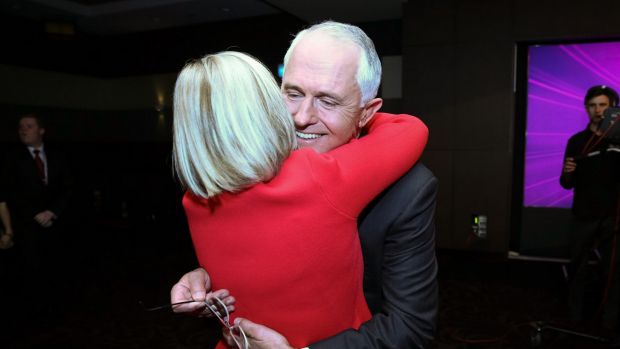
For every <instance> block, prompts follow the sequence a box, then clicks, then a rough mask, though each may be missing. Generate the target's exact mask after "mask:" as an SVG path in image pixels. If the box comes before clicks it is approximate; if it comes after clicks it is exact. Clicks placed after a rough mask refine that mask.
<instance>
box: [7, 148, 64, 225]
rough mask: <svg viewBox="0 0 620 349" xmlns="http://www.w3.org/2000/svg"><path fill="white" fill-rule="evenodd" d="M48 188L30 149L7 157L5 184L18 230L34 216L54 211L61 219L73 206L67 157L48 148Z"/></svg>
mask: <svg viewBox="0 0 620 349" xmlns="http://www.w3.org/2000/svg"><path fill="white" fill-rule="evenodd" d="M45 156H46V159H47V185H45V184H44V183H43V182H42V181H41V180H40V179H39V176H38V174H37V169H36V165H35V162H34V159H33V158H32V156H31V155H30V152H29V151H28V148H27V147H26V146H23V145H20V146H19V147H16V148H15V149H13V151H11V152H9V153H8V154H7V160H6V162H5V164H4V165H5V168H4V181H5V183H6V184H5V185H6V187H5V188H6V189H5V190H6V194H7V199H8V200H7V201H8V204H9V208H10V210H11V215H12V216H13V217H14V221H15V222H14V223H15V224H16V228H17V227H23V226H25V225H28V224H29V223H31V222H32V220H33V219H34V216H35V215H36V214H37V213H39V212H42V211H45V210H50V211H52V212H54V213H55V214H56V216H58V217H61V216H62V214H63V213H64V212H65V209H66V208H67V206H68V204H69V199H70V195H71V176H70V171H69V169H68V167H67V162H66V159H65V157H64V156H63V154H62V153H61V152H59V151H57V150H55V149H54V148H53V147H50V146H48V145H47V144H46V145H45Z"/></svg>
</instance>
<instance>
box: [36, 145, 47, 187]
mask: <svg viewBox="0 0 620 349" xmlns="http://www.w3.org/2000/svg"><path fill="white" fill-rule="evenodd" d="M40 152H41V151H40V150H38V149H35V150H34V164H35V165H36V166H37V173H38V174H39V178H41V180H42V181H43V182H45V164H44V163H43V159H41V157H40V156H39V153H40Z"/></svg>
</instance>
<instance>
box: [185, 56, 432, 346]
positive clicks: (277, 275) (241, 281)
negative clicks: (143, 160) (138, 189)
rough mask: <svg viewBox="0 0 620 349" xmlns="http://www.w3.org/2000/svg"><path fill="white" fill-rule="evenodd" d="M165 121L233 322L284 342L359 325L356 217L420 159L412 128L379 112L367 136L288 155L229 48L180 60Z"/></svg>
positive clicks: (268, 99) (255, 79) (257, 68)
mask: <svg viewBox="0 0 620 349" xmlns="http://www.w3.org/2000/svg"><path fill="white" fill-rule="evenodd" d="M174 114H175V115H174V160H175V168H176V172H177V174H178V177H179V179H180V181H181V183H182V184H183V186H184V187H185V188H186V189H187V193H186V195H185V197H184V199H183V205H184V207H185V211H186V214H187V218H188V222H189V227H190V230H191V234H192V239H193V242H194V248H195V250H196V254H197V256H198V260H199V262H200V265H201V266H202V267H203V268H205V269H206V270H207V271H208V272H209V275H210V276H211V281H212V288H213V289H222V288H225V289H228V290H230V293H231V294H232V295H234V297H235V298H236V304H235V309H236V311H235V315H236V316H239V317H244V318H249V319H251V320H253V321H256V322H258V323H261V324H265V325H266V326H268V327H270V328H273V329H276V330H277V331H278V332H280V333H282V334H283V335H285V337H286V338H287V339H288V340H289V342H290V344H291V345H292V346H294V347H303V346H305V345H308V344H309V343H312V342H315V341H317V340H319V339H321V338H325V337H328V336H331V335H333V334H336V333H338V332H340V331H342V330H345V329H348V328H357V327H359V325H360V324H361V323H362V322H364V321H366V320H368V319H369V318H370V313H369V311H368V308H367V306H366V302H365V300H364V295H363V292H362V277H363V261H362V255H361V249H360V245H359V238H358V235H357V228H356V218H357V216H358V214H359V213H360V212H361V210H362V209H363V208H364V207H365V206H366V205H367V204H368V203H369V202H370V201H371V200H372V199H373V197H374V196H375V195H377V194H378V193H380V192H381V191H382V190H383V189H385V188H386V187H387V186H388V185H389V184H390V183H392V182H393V181H394V180H396V179H397V178H399V177H400V176H401V175H402V174H403V173H405V172H406V170H408V169H409V168H410V167H411V166H412V165H413V164H414V163H415V162H416V161H417V159H418V158H419V157H420V155H421V154H422V150H423V148H424V146H425V144H426V140H427V136H428V131H427V129H426V127H425V126H424V125H423V124H422V122H420V121H419V120H418V119H417V118H414V117H410V116H405V115H400V116H392V115H385V114H382V115H380V116H379V115H378V116H376V117H375V118H372V119H370V120H367V121H368V123H367V124H366V126H365V129H366V131H367V132H368V135H367V136H365V137H363V138H361V139H356V140H353V141H351V142H350V143H348V144H346V145H343V146H341V147H339V148H337V149H335V150H333V151H330V152H327V153H324V154H319V153H316V152H315V151H314V150H312V149H310V148H305V149H299V150H295V148H296V138H295V128H294V125H293V120H292V118H291V116H290V115H289V113H288V112H287V109H286V106H285V104H284V102H283V100H282V96H281V94H280V91H279V89H278V86H277V84H276V82H275V80H274V78H273V76H272V75H271V73H270V72H269V71H268V70H267V69H266V68H265V67H264V66H263V65H262V64H261V63H260V62H258V61H257V60H255V59H254V58H252V57H250V56H248V55H246V54H243V53H238V52H221V53H218V54H214V55H208V56H206V57H204V58H202V59H200V60H197V61H194V62H191V63H189V64H188V65H186V66H185V68H184V69H183V70H182V72H181V73H180V75H179V77H178V80H177V83H176V87H175V93H174ZM231 322H232V319H231ZM218 347H220V348H224V347H226V344H225V343H224V342H223V341H221V342H220V343H219V344H218Z"/></svg>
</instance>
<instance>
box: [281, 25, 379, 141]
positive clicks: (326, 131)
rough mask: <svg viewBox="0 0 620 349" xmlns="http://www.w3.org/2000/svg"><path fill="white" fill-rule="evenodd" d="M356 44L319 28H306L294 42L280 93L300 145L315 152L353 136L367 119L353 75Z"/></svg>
mask: <svg viewBox="0 0 620 349" xmlns="http://www.w3.org/2000/svg"><path fill="white" fill-rule="evenodd" d="M359 55H360V49H359V48H358V47H356V46H355V45H353V44H351V43H343V42H339V41H337V40H335V39H333V38H331V37H329V36H326V35H325V34H322V33H309V34H308V35H307V36H306V37H304V38H302V39H301V41H300V42H299V43H298V44H297V46H296V47H295V48H294V50H293V52H292V54H291V57H290V60H289V62H288V64H287V66H286V70H285V72H284V76H283V79H282V94H283V97H284V100H285V102H286V104H287V106H288V110H289V112H290V113H291V115H292V116H293V119H294V120H295V127H296V129H297V142H298V144H299V147H311V148H313V149H314V150H316V151H317V152H319V153H324V152H327V151H330V150H332V149H334V148H337V147H339V146H341V145H343V144H345V143H347V142H349V140H351V138H354V137H357V135H358V134H359V130H360V128H361V127H362V126H363V124H364V123H365V122H366V121H367V120H366V121H361V120H362V119H363V117H362V116H363V114H364V113H365V109H364V108H363V107H362V106H361V93H360V90H359V86H358V84H357V80H356V74H357V67H358V64H359Z"/></svg>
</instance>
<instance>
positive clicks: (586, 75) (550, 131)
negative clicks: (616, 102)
mask: <svg viewBox="0 0 620 349" xmlns="http://www.w3.org/2000/svg"><path fill="white" fill-rule="evenodd" d="M528 68H529V70H528V84H527V91H528V96H527V121H526V122H527V124H526V134H525V178H524V179H525V183H524V193H523V194H524V195H523V205H524V206H530V207H532V206H534V207H570V206H571V204H572V199H573V193H572V190H566V189H564V188H562V187H561V186H560V183H559V180H560V174H561V171H562V158H563V156H564V149H565V147H566V142H567V141H568V139H569V138H570V137H571V136H572V135H573V134H575V133H577V132H579V131H581V130H583V129H585V127H586V126H587V124H588V116H587V114H586V112H585V108H584V104H583V97H584V96H585V94H586V91H587V90H588V88H590V87H591V86H594V85H607V86H610V87H612V88H613V89H615V90H616V91H620V89H619V88H620V42H606V43H588V44H568V45H538V46H531V47H529V67H528Z"/></svg>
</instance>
